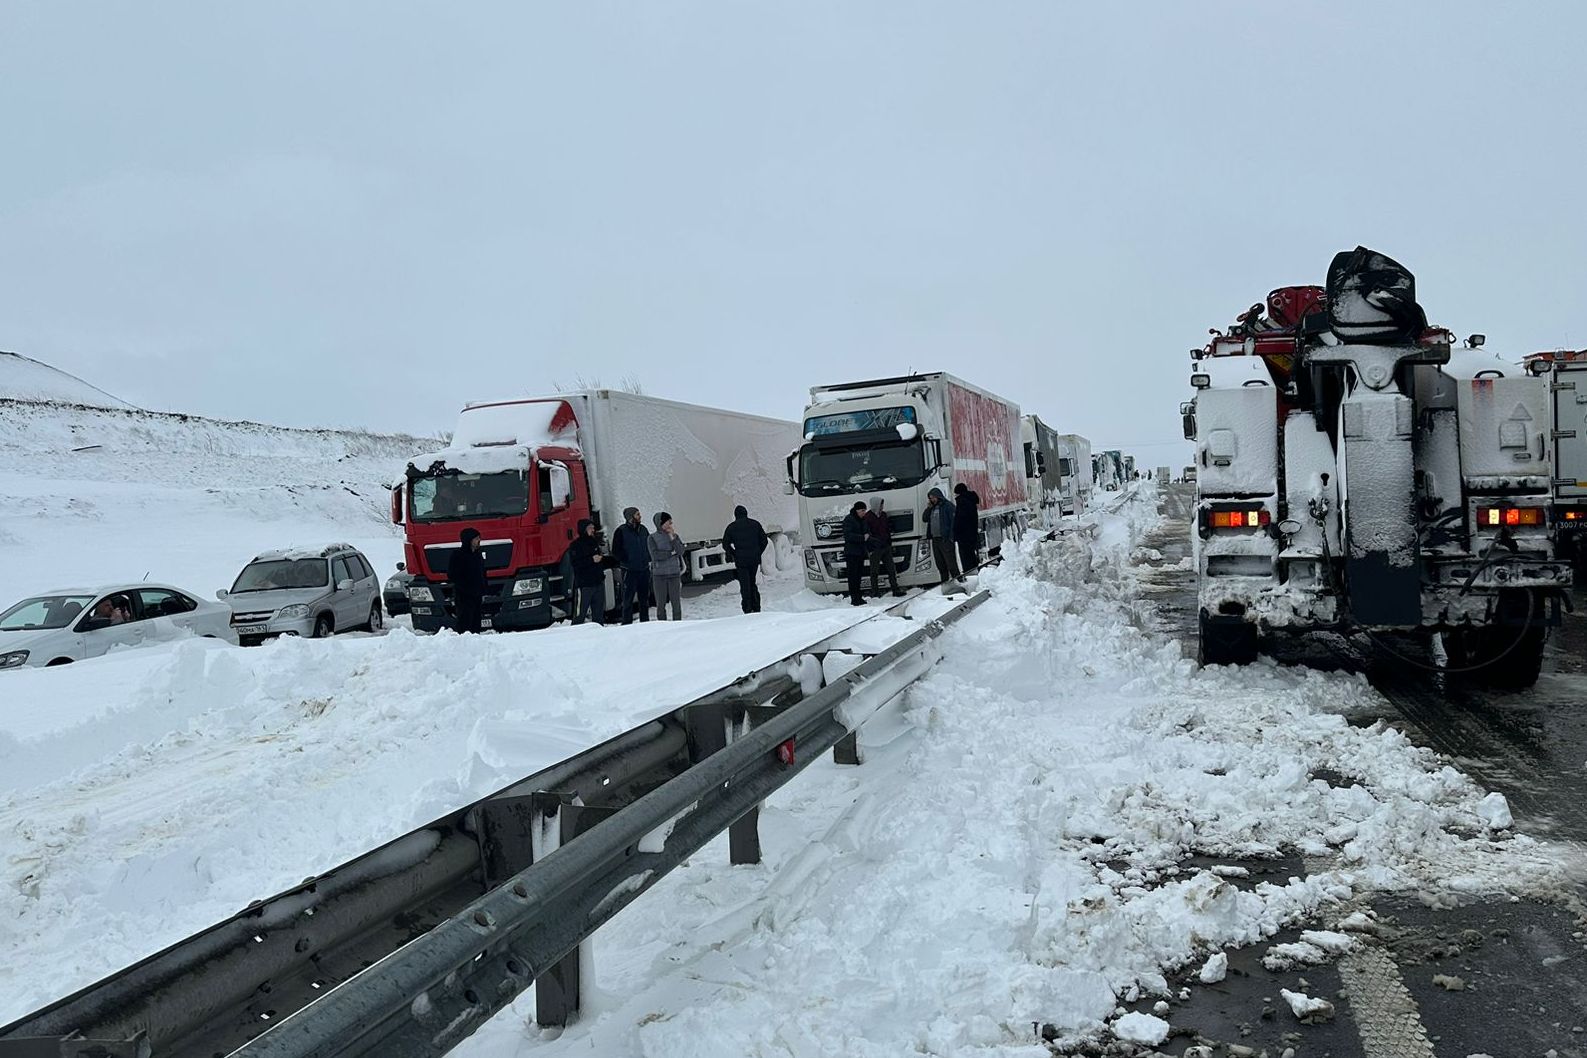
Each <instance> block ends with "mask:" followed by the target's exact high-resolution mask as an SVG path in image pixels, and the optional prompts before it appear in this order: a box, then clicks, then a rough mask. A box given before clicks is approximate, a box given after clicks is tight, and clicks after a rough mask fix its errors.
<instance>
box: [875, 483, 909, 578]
mask: <svg viewBox="0 0 1587 1058" xmlns="http://www.w3.org/2000/svg"><path fill="white" fill-rule="evenodd" d="M885 502H886V501H885V500H883V499H882V497H880V496H872V497H871V509H870V510H869V511H867V512H866V514H865V531H866V532H867V533H869V534H870V540H869V541H868V542H867V543H866V547H867V548H868V549H869V550H870V552H871V595H873V596H880V595H881V594H882V589H881V587H880V581H881V576H882V574H883V573H886V574H887V583H888V584H889V585H891V586H892V590H893V594H894V595H902V594H904V593H903V591H902V590H901V589H900V588H899V587H898V569H897V568H896V567H895V566H894V565H893V527H892V526H891V525H888V524H887V515H886V514H885V513H884V512H883V511H882V505H883V504H884V503H885Z"/></svg>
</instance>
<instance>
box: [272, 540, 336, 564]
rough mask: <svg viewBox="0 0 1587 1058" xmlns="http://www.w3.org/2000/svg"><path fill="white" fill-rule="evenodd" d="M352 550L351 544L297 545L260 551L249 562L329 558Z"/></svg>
mask: <svg viewBox="0 0 1587 1058" xmlns="http://www.w3.org/2000/svg"><path fill="white" fill-rule="evenodd" d="M352 550H355V548H354V547H353V545H352V544H298V545H294V546H292V547H281V548H273V549H271V550H269V551H261V552H259V553H258V554H257V555H255V556H254V557H253V558H252V559H251V560H250V561H253V562H279V561H283V560H288V559H290V560H294V561H295V560H297V559H300V558H329V557H330V556H331V555H334V554H337V553H338V552H341V551H352Z"/></svg>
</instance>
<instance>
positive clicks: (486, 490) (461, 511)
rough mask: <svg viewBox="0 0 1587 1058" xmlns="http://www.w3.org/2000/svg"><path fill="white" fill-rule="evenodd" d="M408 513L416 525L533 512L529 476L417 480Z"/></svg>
mask: <svg viewBox="0 0 1587 1058" xmlns="http://www.w3.org/2000/svg"><path fill="white" fill-rule="evenodd" d="M412 490H413V491H412V496H411V497H410V502H409V504H408V510H409V512H410V513H411V516H412V518H413V520H414V521H416V522H444V521H447V520H448V519H458V518H481V517H485V518H505V517H511V516H513V515H518V514H523V513H524V512H525V511H527V510H528V509H529V472H528V468H525V469H523V470H504V471H501V472H499V473H495V474H437V475H426V476H424V477H417V478H414V479H413V486H412Z"/></svg>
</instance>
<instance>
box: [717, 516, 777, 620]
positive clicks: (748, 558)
mask: <svg viewBox="0 0 1587 1058" xmlns="http://www.w3.org/2000/svg"><path fill="white" fill-rule="evenodd" d="M766 544H767V540H766V530H765V528H764V527H763V526H762V525H761V524H760V523H759V522H757V521H756V520H755V519H753V518H751V517H750V516H749V511H748V510H746V509H745V507H744V505H743V504H739V505H738V506H737V507H734V508H733V521H732V522H731V523H729V525H728V527H727V528H726V529H723V530H722V552H723V553H724V554H725V555H727V560H728V561H729V562H731V563H733V569H734V571H735V573H736V574H737V575H738V595H739V605H740V606H741V607H743V610H744V612H745V613H760V586H759V585H757V584H756V583H755V575H756V574H757V573H759V572H760V558H761V556H762V555H764V554H765V553H766Z"/></svg>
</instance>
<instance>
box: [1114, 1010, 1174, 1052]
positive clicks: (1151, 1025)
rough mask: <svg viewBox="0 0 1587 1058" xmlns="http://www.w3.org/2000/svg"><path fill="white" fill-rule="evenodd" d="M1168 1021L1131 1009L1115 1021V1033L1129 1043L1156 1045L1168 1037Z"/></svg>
mask: <svg viewBox="0 0 1587 1058" xmlns="http://www.w3.org/2000/svg"><path fill="white" fill-rule="evenodd" d="M1168 1029H1169V1025H1168V1022H1166V1021H1164V1020H1163V1019H1162V1018H1159V1017H1155V1016H1153V1015H1151V1014H1142V1013H1139V1012H1138V1011H1131V1012H1130V1013H1128V1014H1126V1015H1124V1016H1123V1017H1122V1018H1120V1019H1119V1020H1117V1021H1115V1022H1114V1023H1113V1034H1114V1035H1115V1036H1117V1037H1118V1038H1119V1039H1121V1040H1124V1041H1125V1042H1127V1043H1144V1044H1146V1045H1147V1046H1149V1047H1155V1046H1157V1045H1158V1044H1159V1043H1162V1042H1163V1041H1164V1040H1166V1039H1168Z"/></svg>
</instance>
